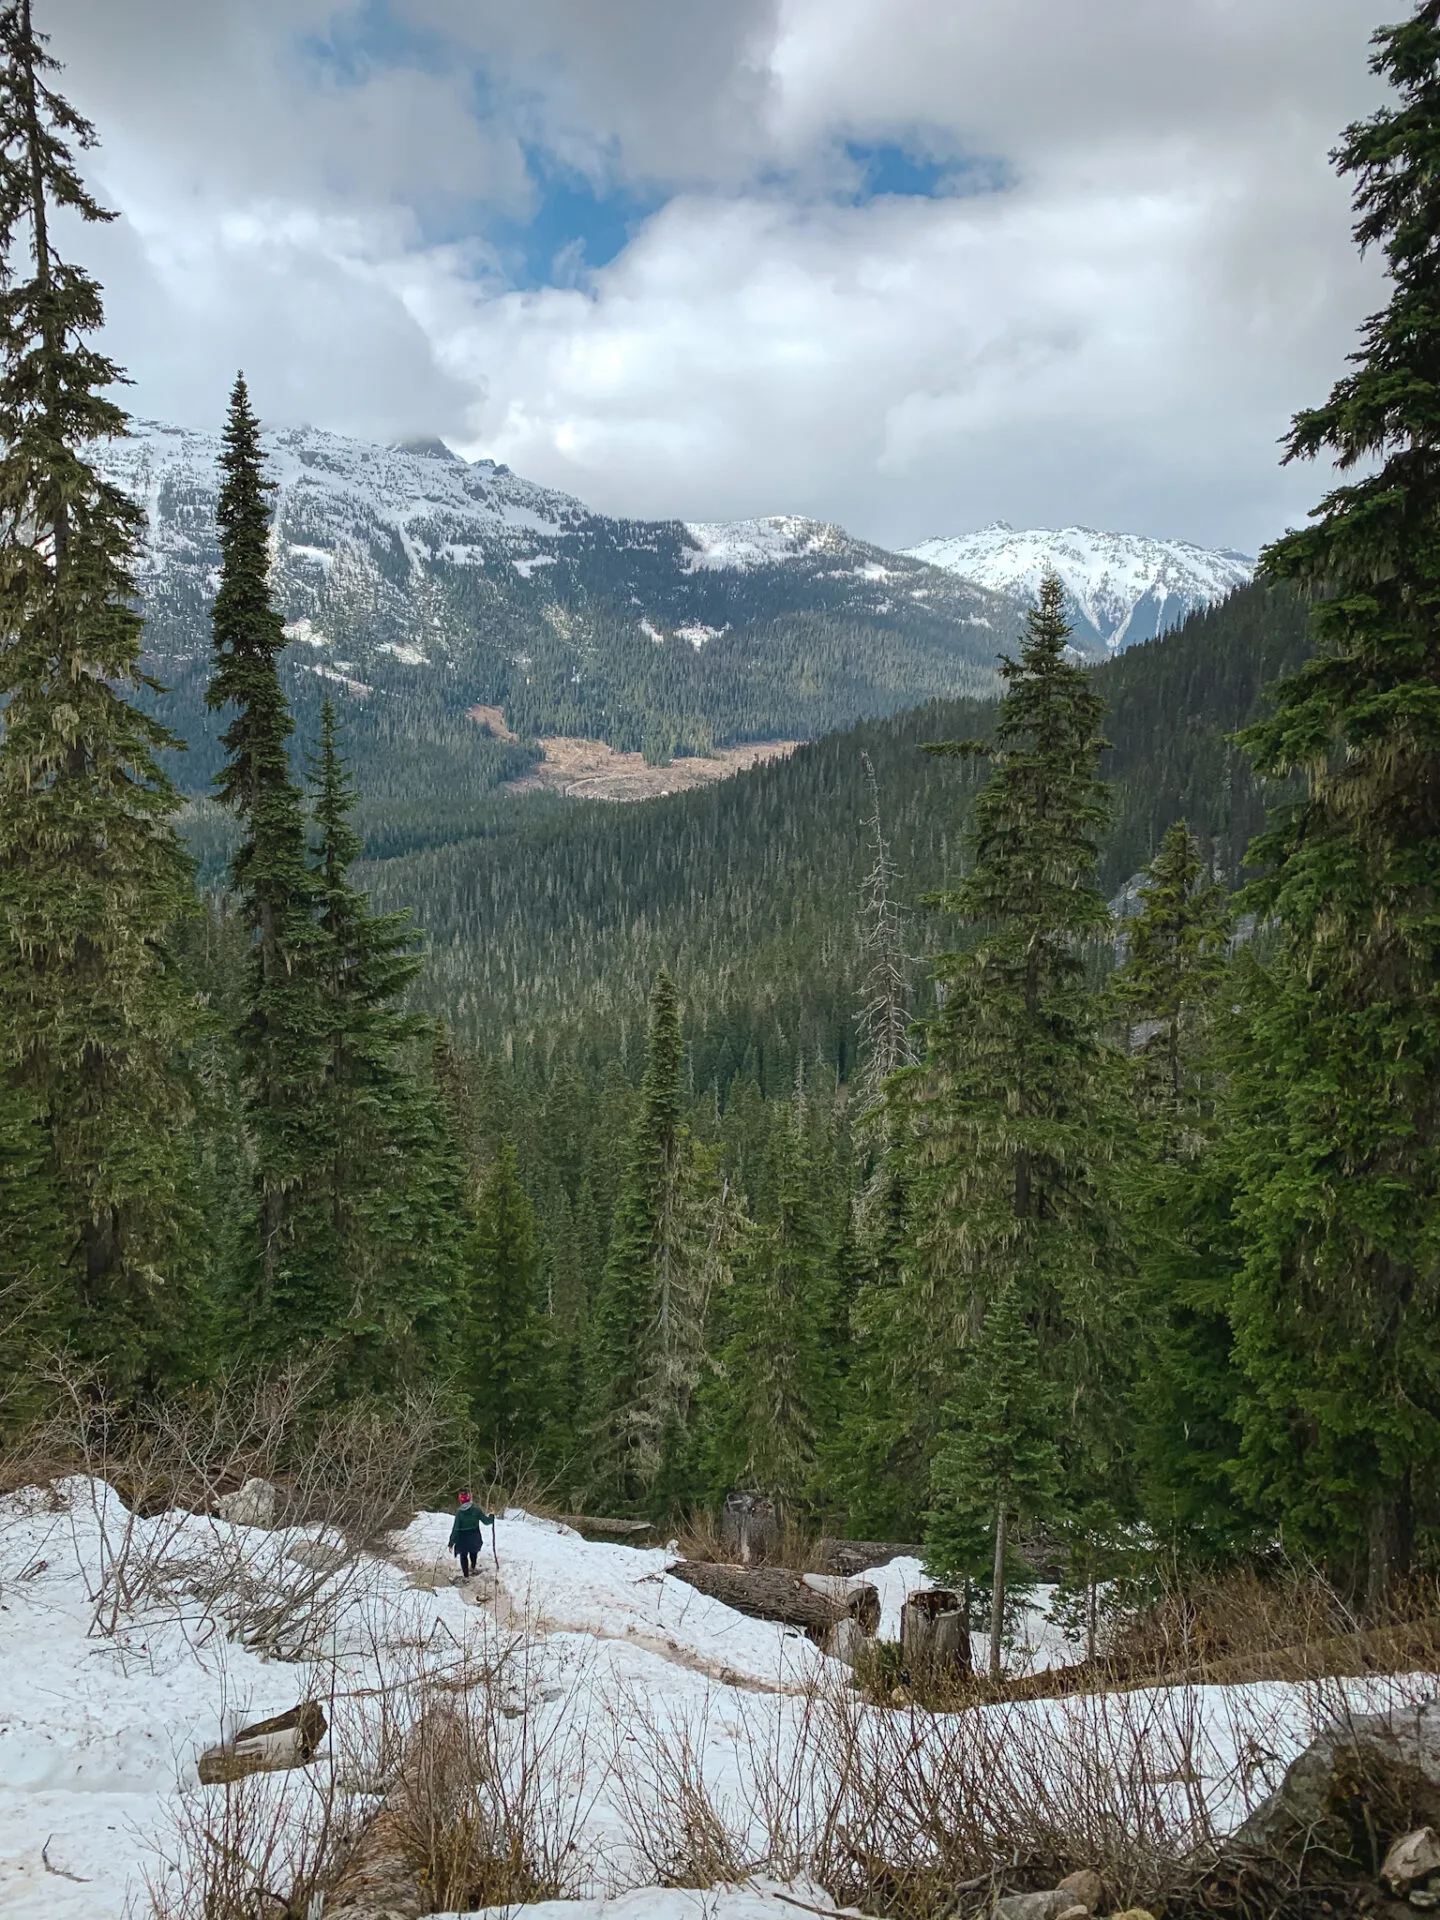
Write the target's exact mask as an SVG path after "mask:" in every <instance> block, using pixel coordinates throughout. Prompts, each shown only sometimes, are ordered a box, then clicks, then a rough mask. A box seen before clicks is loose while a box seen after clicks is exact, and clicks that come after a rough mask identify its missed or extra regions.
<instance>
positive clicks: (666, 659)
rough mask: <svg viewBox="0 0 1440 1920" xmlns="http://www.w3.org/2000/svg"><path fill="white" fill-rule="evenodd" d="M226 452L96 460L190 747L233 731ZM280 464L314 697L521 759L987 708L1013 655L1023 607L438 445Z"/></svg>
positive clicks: (805, 531)
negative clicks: (435, 723)
mask: <svg viewBox="0 0 1440 1920" xmlns="http://www.w3.org/2000/svg"><path fill="white" fill-rule="evenodd" d="M220 452H221V442H220V439H219V436H218V435H215V434H208V433H200V432H195V431H192V430H189V429H186V428H181V427H174V426H167V425H165V424H163V423H160V422H156V421H141V422H138V423H137V424H136V427H135V431H134V433H133V435H132V436H131V437H130V438H129V439H127V440H121V441H118V442H115V443H113V444H111V445H109V446H107V447H105V448H103V449H102V450H101V451H100V454H99V462H100V464H101V466H102V467H103V468H104V470H105V471H106V472H107V473H108V474H109V476H110V477H111V478H112V479H113V480H114V481H115V482H116V483H117V484H119V485H120V486H122V487H123V488H124V489H125V490H126V491H127V492H129V493H130V494H131V495H132V496H133V497H134V498H135V499H136V500H137V501H139V503H140V504H141V505H142V506H143V507H144V508H145V511H146V515H147V520H148V528H149V531H148V536H147V547H146V553H145V557H144V560H143V564H142V568H141V585H142V589H143V593H144V600H145V611H146V616H147V645H148V649H149V653H150V656H151V658H152V661H153V663H154V665H155V667H156V669H157V671H158V674H159V677H160V678H161V679H163V680H166V681H167V682H168V683H169V684H170V685H171V686H172V687H173V688H174V689H175V692H174V695H173V697H172V706H173V705H174V703H175V702H181V703H183V704H184V705H185V711H184V713H183V715H181V716H180V718H179V720H177V724H178V725H179V727H180V731H182V732H183V733H184V734H185V735H186V737H188V738H189V739H191V741H192V743H194V742H196V740H197V738H198V737H199V736H202V735H208V734H209V732H210V731H211V727H210V722H209V721H208V720H207V719H206V718H205V717H204V716H203V712H202V711H200V710H198V695H199V693H201V692H203V677H204V672H205V663H206V660H207V658H208V651H209V644H210V635H209V620H208V610H209V602H210V599H211V597H212V595H213V593H214V589H215V584H216V579H217V570H218V566H219V557H220V556H219V543H218V538H217V534H216V528H215V510H216V502H217V497H218V492H219V459H220ZM265 452H266V456H267V463H268V467H269V470H270V473H271V476H272V478H273V479H274V481H275V482H276V493H275V518H274V532H273V550H274V564H273V573H272V587H273V592H274V595H275V598H276V601H277V604H278V605H279V606H280V608H281V610H282V611H283V613H284V616H285V620H286V624H287V628H288V630H289V632H290V635H291V638H292V639H293V641H294V642H295V645H294V646H293V647H292V648H291V649H290V650H289V657H288V659H287V663H286V672H287V677H288V682H289V684H290V685H291V687H292V690H295V691H297V692H298V693H299V694H300V695H305V694H306V691H307V689H308V690H309V692H310V693H312V694H314V693H318V691H319V689H318V688H317V687H316V681H317V680H319V681H321V682H325V683H328V684H329V685H330V686H332V687H334V688H336V689H343V690H344V691H346V692H348V693H349V694H351V695H353V696H355V697H357V698H361V699H367V698H369V697H370V696H371V695H372V694H374V695H375V696H376V697H377V698H378V699H381V700H393V701H398V702H400V703H402V704H405V705H407V706H408V707H409V708H411V709H413V708H415V706H416V703H417V702H418V703H420V705H422V706H424V707H425V708H426V710H433V709H434V708H435V706H436V704H437V702H438V704H439V706H440V707H441V708H443V709H444V710H445V711H446V712H448V713H451V714H462V713H464V712H466V711H467V710H469V709H470V708H472V707H475V706H481V705H485V706H503V708H504V710H505V713H506V716H507V718H508V720H509V723H510V725H511V726H513V727H514V728H515V730H516V731H517V732H518V733H521V734H523V735H531V734H537V733H569V734H590V735H592V736H594V737H596V738H600V739H604V740H607V741H608V742H609V743H610V744H611V745H612V746H618V747H627V748H635V747H639V746H641V745H642V744H644V745H646V746H647V750H648V747H649V743H650V742H652V741H653V742H654V743H655V745H656V747H657V749H658V750H659V751H660V753H661V755H662V757H663V755H664V754H665V753H666V752H667V751H672V750H673V748H674V746H678V747H680V748H682V749H683V748H685V747H687V746H689V747H698V748H700V749H701V750H708V747H709V745H710V744H711V743H712V742H713V743H715V744H726V743H728V742H732V741H736V740H745V739H757V738H760V739H763V738H766V737H789V738H794V737H796V736H798V735H810V734H814V733H818V732H823V731H825V730H826V729H827V728H829V727H832V726H837V725H842V724H846V723H848V722H849V721H850V720H853V719H857V718H860V717H862V716H864V715H866V714H871V713H885V712H890V711H893V710H894V709H895V708H896V707H900V706H905V705H909V704H912V703H913V702H914V701H915V700H919V699H924V698H926V697H927V696H928V695H930V694H954V693H963V692H979V691H984V690H986V689H988V688H989V687H991V686H993V684H994V662H995V657H996V655H997V653H999V652H1001V651H1002V650H1005V649H1007V648H1008V647H1009V645H1010V644H1011V642H1012V640H1013V636H1014V633H1015V630H1016V625H1017V612H1016V608H1015V605H1014V603H1013V602H1012V601H1010V600H1008V599H1006V598H1005V597H1004V596H1002V595H998V594H995V593H992V592H990V591H988V590H987V589H985V588H984V587H977V586H975V585H974V584H973V583H971V582H970V581H967V580H962V579H959V578H957V577H956V576H955V575H953V574H950V573H946V572H944V571H942V570H939V569H937V568H934V567H931V566H929V565H927V564H926V563H925V562H923V561H921V560H917V559H912V558H906V557H905V556H903V555H898V554H893V553H887V552H884V551H883V550H882V549H880V548H878V547H874V546H871V545H869V544H868V543H866V542H865V541H861V540H856V539H854V538H852V537H851V535H849V534H848V533H846V532H845V531H844V529H843V528H841V527H837V526H833V525H830V524H827V523H825V522H821V521H816V520H806V519H801V518H797V517H794V516H784V515H782V516H778V517H776V518H773V519H767V520H747V521H741V522H736V523H730V524H722V525H714V524H696V525H686V524H685V523H684V522H682V521H679V520H621V519H613V518H610V517H608V516H606V515H603V514H597V513H594V512H592V511H591V510H590V509H589V508H588V507H587V506H585V505H584V503H583V502H582V501H579V500H576V499H574V498H572V497H571V496H570V495H569V494H564V493H556V492H553V491H551V490H549V489H547V488H545V487H539V486H534V485H532V484H531V483H530V482H528V481H526V480H522V479H520V478H519V477H518V476H516V475H515V474H513V473H511V472H510V471H509V469H508V468H506V467H503V466H497V465H495V464H494V462H492V461H488V460H481V461H477V462H474V463H473V464H472V463H470V462H467V461H465V460H462V459H460V458H459V457H458V456H457V455H455V454H454V453H452V452H451V451H450V449H449V448H448V447H446V446H444V445H443V444H442V443H441V442H439V441H429V442H419V443H411V444H408V445H405V446H400V447H379V446H372V445H369V444H367V443H365V442H362V441H357V440H350V439H347V438H345V437H343V436H341V435H339V434H333V433H325V432H321V431H318V430H316V429H314V428H309V427H303V428H295V429H288V430H285V431H282V432H279V433H274V434H267V435H266V436H265ZM670 743H673V746H672V745H671V744H670ZM198 766H199V762H198V760H197V759H196V758H195V757H194V756H192V758H191V760H190V761H189V762H187V777H188V770H190V769H197V768H198Z"/></svg>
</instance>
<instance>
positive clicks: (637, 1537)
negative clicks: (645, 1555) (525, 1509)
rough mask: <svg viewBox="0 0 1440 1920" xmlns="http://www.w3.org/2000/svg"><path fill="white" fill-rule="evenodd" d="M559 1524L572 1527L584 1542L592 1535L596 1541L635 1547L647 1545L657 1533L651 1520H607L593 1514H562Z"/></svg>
mask: <svg viewBox="0 0 1440 1920" xmlns="http://www.w3.org/2000/svg"><path fill="white" fill-rule="evenodd" d="M560 1524H561V1526H562V1527H573V1528H574V1530H575V1532H576V1533H578V1534H579V1535H580V1537H581V1538H582V1539H584V1540H588V1539H589V1538H590V1536H591V1535H592V1534H593V1535H595V1537H596V1538H597V1539H598V1540H602V1541H603V1540H619V1541H623V1542H625V1543H626V1544H627V1545H630V1546H637V1547H638V1546H640V1545H642V1544H644V1545H648V1544H649V1543H650V1542H651V1541H653V1540H654V1539H655V1537H656V1535H657V1534H658V1533H659V1528H658V1527H657V1526H656V1525H655V1523H654V1521H653V1520H608V1519H605V1518H603V1517H601V1516H598V1515H596V1514H593V1513H562V1514H561V1515H560ZM642 1536H644V1538H643V1540H642Z"/></svg>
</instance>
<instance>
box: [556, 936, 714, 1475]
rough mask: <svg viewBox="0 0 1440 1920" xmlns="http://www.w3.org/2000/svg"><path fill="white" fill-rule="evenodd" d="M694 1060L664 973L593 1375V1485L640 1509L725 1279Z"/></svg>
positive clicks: (589, 1381)
mask: <svg viewBox="0 0 1440 1920" xmlns="http://www.w3.org/2000/svg"><path fill="white" fill-rule="evenodd" d="M684 1051H685V1049H684V1041H683V1039H682V1036H681V1031H680V1004H679V1000H678V998H677V996H676V992H675V986H674V982H673V981H672V980H671V979H670V976H669V975H668V974H667V973H663V972H662V973H661V974H660V975H659V976H658V977H657V979H656V982H655V987H654V991H653V993H652V994H651V997H650V1032H649V1040H648V1044H647V1048H646V1055H645V1077H644V1081H643V1083H642V1086H641V1097H640V1114H639V1118H638V1119H637V1121H636V1124H635V1129H634V1132H633V1134H632V1135H631V1139H630V1144H629V1152H628V1158H627V1163H626V1167H625V1172H624V1175H623V1177H622V1181H621V1186H620V1192H619V1196H618V1198H617V1200H616V1204H615V1217H614V1224H613V1226H612V1228H611V1233H610V1249H609V1253H608V1256H607V1258H606V1261H605V1267H604V1272H603V1273H602V1275H601V1279H600V1286H599V1289H598V1293H597V1298H596V1302H595V1309H594V1315H593V1319H592V1324H591V1339H590V1352H589V1356H588V1365H587V1369H586V1374H587V1378H586V1409H585V1425H586V1428H587V1438H588V1441H589V1444H590V1447H591V1450H592V1451H591V1459H590V1468H589V1471H590V1474H591V1479H592V1485H593V1488H594V1490H595V1491H596V1492H597V1493H604V1494H605V1495H606V1496H607V1497H608V1498H610V1499H611V1500H613V1501H615V1502H621V1503H628V1504H631V1505H634V1504H638V1503H640V1502H643V1501H644V1500H646V1499H647V1498H648V1497H649V1495H650V1494H651V1492H652V1490H653V1488H654V1486H655V1483H656V1481H657V1479H658V1477H659V1476H660V1472H661V1468H662V1465H663V1464H664V1463H665V1461H666V1458H667V1456H673V1453H674V1450H675V1448H676V1445H677V1437H676V1425H677V1422H678V1423H679V1424H680V1425H681V1426H683V1425H684V1424H685V1423H686V1422H687V1421H688V1416H689V1400H690V1394H691V1392H692V1391H693V1386H694V1382H695V1380H696V1378H697V1377H698V1374H699V1368H700V1362H701V1354H702V1342H703V1338H704V1326H705V1305H706V1295H707V1293H708V1290H709V1287H710V1286H711V1285H712V1284H713V1277H714V1271H715V1248H714V1238H715V1236H714V1231H713V1208H707V1206H706V1204H705V1193H704V1189H705V1184H706V1182H705V1176H704V1169H703V1167H701V1166H699V1165H697V1161H696V1154H695V1147H694V1143H693V1142H692V1140H691V1138H690V1135H689V1131H688V1129H686V1128H685V1127H683V1126H682V1124H681V1081H682V1072H683V1066H684Z"/></svg>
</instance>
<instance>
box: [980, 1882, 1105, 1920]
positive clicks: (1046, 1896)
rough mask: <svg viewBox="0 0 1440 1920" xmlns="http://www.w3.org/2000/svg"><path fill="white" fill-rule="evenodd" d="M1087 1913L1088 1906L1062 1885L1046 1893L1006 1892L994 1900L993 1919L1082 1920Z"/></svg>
mask: <svg viewBox="0 0 1440 1920" xmlns="http://www.w3.org/2000/svg"><path fill="white" fill-rule="evenodd" d="M1088 1913H1089V1908H1088V1907H1082V1906H1081V1905H1080V1904H1079V1902H1078V1901H1077V1900H1076V1898H1075V1896H1074V1894H1073V1893H1067V1892H1066V1891H1065V1890H1064V1888H1062V1887H1053V1888H1052V1889H1051V1890H1050V1891H1049V1892H1048V1893H1008V1894H1006V1895H1005V1897H1004V1898H1003V1899H1001V1900H997V1901H996V1902H995V1920H1083V1916H1085V1915H1086V1914H1088Z"/></svg>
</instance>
